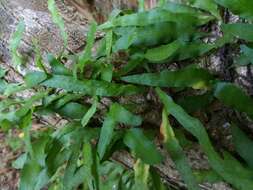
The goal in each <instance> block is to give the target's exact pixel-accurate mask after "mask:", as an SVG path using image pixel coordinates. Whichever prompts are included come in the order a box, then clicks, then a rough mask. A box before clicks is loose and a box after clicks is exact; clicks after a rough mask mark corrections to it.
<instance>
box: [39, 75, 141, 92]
mask: <svg viewBox="0 0 253 190" xmlns="http://www.w3.org/2000/svg"><path fill="white" fill-rule="evenodd" d="M62 81H64V82H62ZM41 85H44V86H47V87H51V88H61V89H64V90H66V91H68V92H80V93H83V94H89V95H91V96H94V95H96V96H119V95H132V94H136V93H140V92H141V91H142V89H141V88H138V87H136V86H133V85H121V84H116V83H109V82H106V81H97V80H75V79H74V78H73V77H69V76H63V75H53V76H52V77H51V78H49V79H48V80H46V81H44V82H43V83H42V84H41Z"/></svg>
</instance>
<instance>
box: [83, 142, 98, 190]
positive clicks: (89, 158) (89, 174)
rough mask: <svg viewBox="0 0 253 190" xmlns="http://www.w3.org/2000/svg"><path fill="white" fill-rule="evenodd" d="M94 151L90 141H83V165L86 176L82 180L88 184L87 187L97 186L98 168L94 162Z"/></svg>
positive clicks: (93, 187)
mask: <svg viewBox="0 0 253 190" xmlns="http://www.w3.org/2000/svg"><path fill="white" fill-rule="evenodd" d="M96 156H97V155H96V153H95V151H94V150H93V149H92V146H91V144H90V143H85V144H84V145H83V157H84V163H83V165H84V167H85V172H86V177H85V179H84V181H85V182H86V184H87V185H88V187H89V189H97V188H99V179H98V170H97V166H96V165H97V163H96V158H95V157H96Z"/></svg>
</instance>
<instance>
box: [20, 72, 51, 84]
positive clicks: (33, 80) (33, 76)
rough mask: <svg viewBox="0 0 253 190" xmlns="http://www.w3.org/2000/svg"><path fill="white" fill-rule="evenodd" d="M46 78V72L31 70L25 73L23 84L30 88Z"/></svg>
mask: <svg viewBox="0 0 253 190" xmlns="http://www.w3.org/2000/svg"><path fill="white" fill-rule="evenodd" d="M46 79H47V74H45V73H42V72H39V71H32V72H30V73H28V74H26V75H25V78H24V80H25V84H26V86H27V87H29V88H32V87H34V86H36V85H38V84H40V83H42V82H43V81H45V80H46Z"/></svg>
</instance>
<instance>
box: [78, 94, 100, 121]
mask: <svg viewBox="0 0 253 190" xmlns="http://www.w3.org/2000/svg"><path fill="white" fill-rule="evenodd" d="M97 102H98V100H97V98H96V97H95V98H94V100H93V104H92V106H91V107H90V109H89V110H88V111H87V112H86V114H85V115H84V116H83V118H82V121H81V123H82V126H86V125H87V124H88V122H89V120H90V119H91V118H92V117H93V115H94V114H95V112H96V110H97Z"/></svg>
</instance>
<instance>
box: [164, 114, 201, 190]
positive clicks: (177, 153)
mask: <svg viewBox="0 0 253 190" xmlns="http://www.w3.org/2000/svg"><path fill="white" fill-rule="evenodd" d="M160 132H161V134H162V136H163V143H164V145H165V147H166V149H167V150H168V153H169V154H170V156H171V158H172V160H173V162H174V163H175V165H176V168H177V169H178V171H179V173H180V174H181V177H182V179H183V180H184V182H185V183H186V184H187V187H188V189H190V190H197V189H199V188H198V184H197V182H196V179H195V178H194V176H193V173H192V170H191V167H190V165H189V163H188V161H187V158H186V156H185V154H184V152H183V149H182V147H181V146H180V144H179V142H178V140H177V138H176V137H175V134H174V131H173V129H172V127H171V125H170V123H169V120H168V113H167V112H166V110H163V113H162V124H161V128H160Z"/></svg>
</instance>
